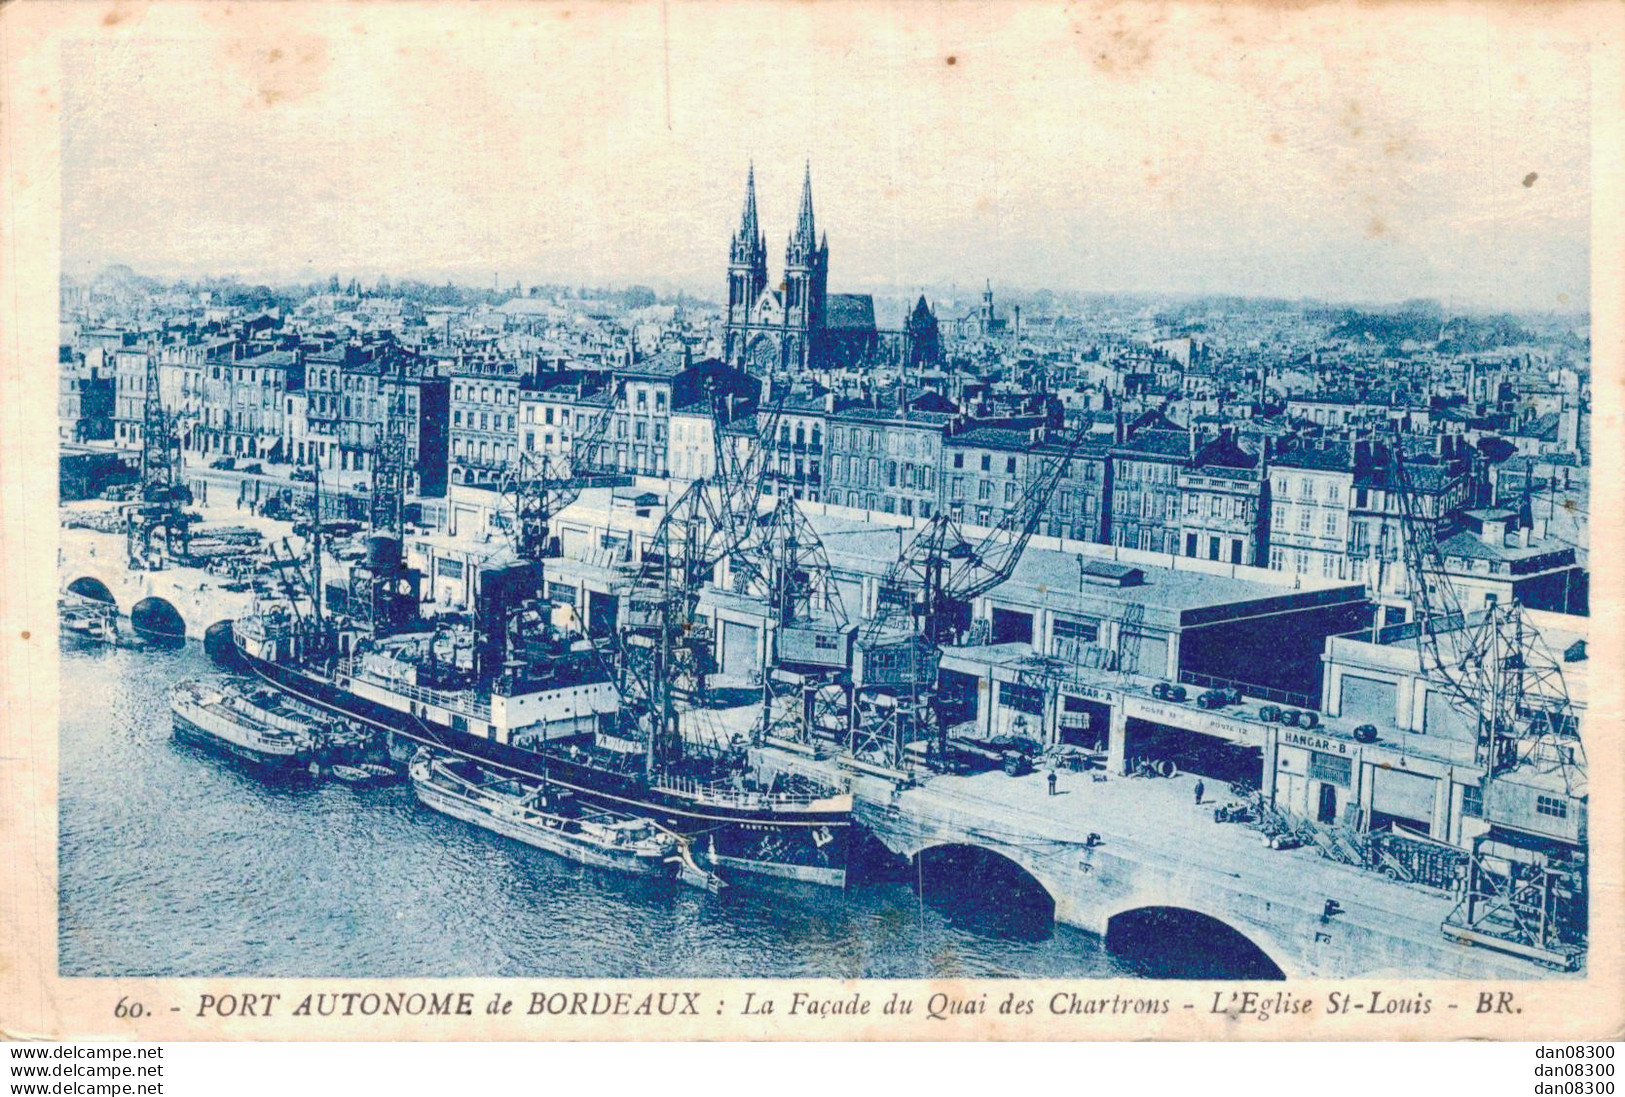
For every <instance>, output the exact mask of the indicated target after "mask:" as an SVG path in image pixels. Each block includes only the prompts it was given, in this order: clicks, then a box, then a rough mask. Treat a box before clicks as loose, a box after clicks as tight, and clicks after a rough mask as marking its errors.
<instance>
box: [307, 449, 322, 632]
mask: <svg viewBox="0 0 1625 1097" xmlns="http://www.w3.org/2000/svg"><path fill="white" fill-rule="evenodd" d="M310 469H311V476H312V478H311V482H310V579H311V584H310V585H311V590H310V603H311V613H312V615H313V617H314V619H315V621H316V625H317V627H318V629H319V628H320V626H321V624H322V468H321V465H319V464H317V463H316V461H314V460H312V461H311V463H310Z"/></svg>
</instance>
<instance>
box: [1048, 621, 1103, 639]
mask: <svg viewBox="0 0 1625 1097" xmlns="http://www.w3.org/2000/svg"><path fill="white" fill-rule="evenodd" d="M1055 638H1056V639H1057V640H1078V641H1081V642H1082V643H1085V644H1093V643H1096V642H1097V641H1099V639H1100V623H1099V622H1098V621H1084V620H1080V619H1078V618H1075V617H1057V618H1056V619H1055Z"/></svg>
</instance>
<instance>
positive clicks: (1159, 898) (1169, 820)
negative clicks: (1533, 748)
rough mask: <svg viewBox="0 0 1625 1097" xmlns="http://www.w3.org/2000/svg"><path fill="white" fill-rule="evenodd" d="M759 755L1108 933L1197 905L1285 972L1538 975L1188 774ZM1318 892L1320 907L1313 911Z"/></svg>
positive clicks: (1440, 901) (883, 836)
mask: <svg viewBox="0 0 1625 1097" xmlns="http://www.w3.org/2000/svg"><path fill="white" fill-rule="evenodd" d="M760 753H761V757H762V761H763V763H764V764H767V765H776V766H779V767H782V768H784V769H786V770H789V771H794V772H802V773H807V774H809V775H814V776H818V777H821V778H823V779H825V780H840V779H846V780H850V783H851V787H852V791H853V793H854V797H855V801H856V803H855V811H856V815H857V818H858V820H859V821H860V822H861V823H862V824H863V825H864V826H865V827H866V828H867V829H868V830H869V831H870V832H871V833H872V834H873V835H874V837H875V838H876V839H878V840H879V841H880V842H881V843H882V844H883V845H885V846H886V847H887V848H888V849H890V850H891V851H892V852H893V853H896V854H898V855H900V856H903V857H906V858H908V859H909V860H910V861H912V862H914V863H915V864H918V863H919V861H920V859H921V858H922V857H928V856H930V855H931V854H932V853H933V852H942V851H950V850H954V849H956V848H963V847H971V848H974V849H977V850H981V851H984V852H985V853H989V854H993V855H995V856H997V857H1001V858H1004V859H1005V860H1007V861H1010V862H1013V863H1014V864H1015V865H1016V866H1017V867H1019V868H1020V869H1021V870H1022V871H1023V872H1025V873H1026V874H1027V875H1028V876H1030V877H1031V878H1032V879H1033V880H1034V881H1035V882H1036V883H1037V884H1038V886H1040V887H1042V888H1043V889H1044V891H1045V892H1046V893H1047V894H1048V895H1049V897H1050V899H1051V900H1052V901H1053V902H1054V916H1055V920H1056V922H1058V923H1061V924H1064V925H1068V926H1073V927H1075V928H1078V929H1082V930H1086V931H1088V932H1090V933H1094V934H1098V935H1100V936H1101V937H1103V938H1105V939H1106V940H1107V941H1108V943H1110V942H1111V941H1113V940H1114V938H1115V937H1116V936H1117V935H1118V933H1119V932H1120V931H1122V930H1124V929H1126V928H1127V927H1128V925H1129V924H1130V922H1131V921H1132V920H1133V919H1135V918H1137V917H1144V916H1148V915H1149V916H1156V915H1160V914H1166V913H1169V912H1173V913H1175V914H1179V913H1188V914H1193V915H1199V916H1200V918H1199V919H1197V920H1196V921H1197V924H1199V925H1202V926H1204V927H1205V928H1207V929H1208V930H1209V931H1210V932H1209V933H1208V938H1209V941H1210V942H1212V943H1213V944H1214V946H1215V947H1217V948H1221V949H1223V948H1226V947H1230V948H1238V947H1240V948H1244V947H1245V946H1242V945H1240V944H1239V943H1238V942H1237V941H1236V940H1235V939H1236V938H1238V937H1239V938H1241V939H1244V941H1245V942H1246V945H1247V946H1251V947H1252V948H1256V949H1257V950H1258V951H1259V952H1261V953H1262V954H1263V956H1264V957H1266V958H1267V959H1268V961H1269V962H1270V964H1272V965H1273V966H1274V967H1275V968H1277V969H1279V970H1280V972H1281V973H1282V974H1283V975H1285V976H1286V977H1288V978H1312V977H1324V978H1363V977H1377V976H1384V975H1386V976H1393V977H1402V978H1407V979H1415V978H1430V977H1431V978H1452V979H1489V978H1497V979H1499V978H1517V979H1529V978H1535V977H1542V978H1550V977H1553V975H1554V973H1553V972H1551V971H1549V970H1547V969H1544V968H1540V967H1537V966H1535V965H1533V964H1530V963H1528V962H1526V961H1522V960H1519V959H1516V958H1514V957H1511V956H1507V955H1503V954H1501V953H1496V952H1491V951H1488V950H1486V949H1481V948H1470V947H1466V946H1463V945H1458V944H1454V943H1452V942H1450V941H1448V940H1446V939H1445V937H1444V936H1443V934H1442V932H1441V930H1440V925H1441V923H1442V922H1443V921H1444V919H1445V916H1446V915H1447V914H1449V912H1450V910H1451V908H1452V907H1453V906H1454V903H1455V900H1454V898H1453V897H1451V896H1449V895H1446V894H1444V893H1442V892H1437V891H1432V890H1430V889H1427V888H1424V887H1421V886H1417V885H1411V884H1404V883H1400V882H1398V881H1394V880H1391V879H1389V878H1387V877H1385V876H1382V875H1380V874H1378V873H1374V872H1370V871H1365V870H1361V869H1357V868H1354V867H1352V866H1349V865H1344V864H1341V863H1338V862H1336V861H1332V860H1329V859H1327V858H1325V857H1322V856H1320V855H1319V853H1318V852H1316V851H1315V850H1314V849H1313V848H1308V847H1305V848H1298V849H1291V850H1274V849H1269V848H1267V847H1266V846H1265V845H1264V844H1263V843H1262V842H1261V841H1260V836H1259V834H1258V832H1257V831H1255V830H1252V829H1250V828H1248V827H1245V826H1240V825H1236V824H1221V823H1215V822H1214V821H1213V808H1214V806H1215V800H1214V799H1213V798H1212V794H1211V793H1210V794H1209V798H1208V799H1207V800H1206V801H1205V802H1204V803H1203V804H1202V805H1200V806H1198V805H1197V804H1196V802H1195V795H1194V791H1193V790H1194V785H1195V782H1196V780H1197V778H1196V777H1194V776H1191V775H1180V776H1177V777H1174V778H1135V777H1127V776H1121V775H1116V774H1102V773H1100V772H1098V771H1085V772H1081V773H1072V772H1062V773H1059V774H1058V775H1057V786H1056V795H1054V796H1050V795H1049V794H1048V791H1047V784H1046V774H1045V773H1043V772H1041V771H1040V772H1034V773H1032V774H1029V775H1027V776H1024V777H1009V776H1006V775H1005V774H1004V773H1002V772H1000V771H997V770H995V771H992V772H989V773H983V774H978V775H975V776H970V777H959V776H946V775H941V776H934V777H931V778H929V779H927V780H926V781H925V782H924V783H923V784H920V785H916V786H914V787H909V788H902V787H899V785H898V784H897V783H895V782H893V781H891V780H888V779H887V778H885V777H881V776H874V775H868V774H864V773H858V772H854V771H853V770H852V769H851V768H850V767H848V766H843V765H842V764H840V762H839V761H837V760H834V759H814V758H809V757H806V756H804V755H802V754H800V753H799V752H794V751H790V750H786V749H782V748H776V747H767V748H763V749H762V750H761V752H760ZM1101 778H1104V779H1101ZM1209 784H1210V785H1211V784H1212V782H1209ZM1220 800H1221V801H1222V797H1220ZM1092 834H1093V835H1096V836H1098V837H1096V838H1095V840H1094V842H1093V843H1091V841H1090V835H1092ZM1328 901H1330V902H1332V903H1334V904H1335V907H1334V908H1333V909H1334V910H1335V911H1336V913H1332V914H1330V915H1328V913H1327V911H1328V908H1327V903H1328ZM1201 919H1207V920H1211V923H1212V924H1211V925H1208V924H1207V923H1205V922H1202V921H1201ZM1226 942H1229V944H1228V946H1227V944H1226Z"/></svg>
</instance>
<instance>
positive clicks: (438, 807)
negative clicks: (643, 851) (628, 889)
mask: <svg viewBox="0 0 1625 1097" xmlns="http://www.w3.org/2000/svg"><path fill="white" fill-rule="evenodd" d="M412 791H413V793H415V794H416V796H417V798H418V802H419V803H421V804H422V805H423V806H424V807H426V808H429V809H431V810H433V811H437V812H439V813H440V814H442V815H447V816H450V817H451V818H453V819H458V820H461V821H462V822H465V823H471V824H472V825H474V826H477V827H479V828H480V829H482V830H488V831H490V832H491V833H492V834H499V835H501V836H502V837H504V838H511V839H513V840H514V841H516V842H523V843H524V844H525V845H527V846H531V847H534V848H536V849H541V850H546V851H547V852H548V853H551V854H554V855H556V856H559V857H563V858H566V859H567V860H571V861H574V862H576V863H577V864H581V865H588V866H591V867H592V868H600V869H606V870H608V871H611V872H622V873H627V874H629V875H633V876H667V877H669V876H671V875H672V874H673V872H674V869H673V868H672V866H671V865H670V864H668V863H667V861H666V859H665V858H664V857H662V856H647V855H639V854H637V853H634V852H632V851H631V850H615V849H606V848H604V847H602V846H598V845H594V844H593V843H590V842H586V841H580V840H572V839H571V836H570V835H567V834H564V833H562V832H561V831H558V830H553V829H549V828H547V827H545V826H541V825H538V824H536V823H533V822H526V821H522V820H519V819H505V818H503V817H502V816H500V815H497V814H495V813H494V812H492V811H490V810H488V809H487V808H485V807H484V806H483V805H481V804H479V803H476V802H475V801H473V800H471V799H470V798H469V797H467V796H462V795H459V794H458V793H457V792H455V791H454V790H451V789H447V788H444V787H442V786H441V785H439V784H437V783H436V782H435V781H434V780H432V779H418V778H417V777H416V776H415V775H414V777H413V781H412Z"/></svg>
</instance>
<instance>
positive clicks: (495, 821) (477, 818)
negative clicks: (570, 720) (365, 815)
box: [408, 749, 722, 891]
mask: <svg viewBox="0 0 1625 1097" xmlns="http://www.w3.org/2000/svg"><path fill="white" fill-rule="evenodd" d="M408 772H409V773H410V774H411V778H412V791H413V792H414V793H416V794H417V798H418V802H419V803H421V804H423V806H424V807H427V808H430V809H432V810H434V811H438V812H440V813H441V814H443V815H449V816H451V817H452V818H454V819H461V820H462V821H463V822H465V823H472V824H474V825H475V826H477V827H480V828H482V829H484V830H489V831H491V832H492V833H493V834H500V835H502V836H503V837H505V838H512V839H514V840H515V841H518V842H523V843H525V844H526V845H529V846H535V847H536V848H537V849H544V850H546V851H548V852H549V853H554V854H557V855H558V856H560V857H564V858H567V859H569V860H571V861H574V862H576V863H577V864H582V865H591V866H592V867H594V868H602V869H608V870H610V871H613V872H623V873H627V874H630V875H634V876H661V877H668V878H673V877H675V878H678V879H682V880H684V881H685V882H688V883H693V884H696V885H697V886H700V887H705V888H707V889H709V890H712V891H715V890H718V889H720V887H721V886H722V885H721V881H720V879H719V878H718V877H716V876H715V875H714V874H712V873H708V872H705V871H704V870H703V869H701V868H700V867H699V866H698V865H697V864H695V862H694V860H693V857H692V856H691V855H690V853H689V843H688V842H687V840H686V839H683V838H680V837H678V836H677V835H675V834H673V833H672V832H671V831H669V830H667V829H665V828H664V827H661V826H659V825H658V824H656V823H655V822H654V821H653V820H652V819H647V818H640V817H638V816H634V815H628V814H626V813H624V812H616V811H609V810H607V809H604V808H597V807H592V806H590V805H586V804H582V803H581V802H580V801H579V800H578V799H577V798H576V797H574V796H572V795H571V794H570V793H569V792H568V791H566V790H563V789H558V788H554V787H551V786H549V785H546V784H540V785H527V784H525V783H523V782H521V781H517V780H514V779H513V778H511V777H503V776H500V775H499V774H496V773H493V772H491V771H490V770H488V769H485V768H483V767H481V766H479V765H476V764H475V763H473V762H470V761H467V760H465V759H459V758H456V757H454V756H451V755H442V754H436V753H434V752H433V751H430V750H427V749H420V750H419V751H418V752H417V754H416V755H415V756H414V757H413V759H412V763H411V766H410V768H409V770H408Z"/></svg>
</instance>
